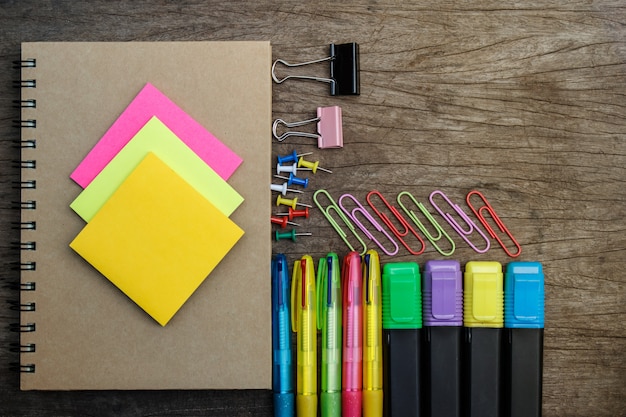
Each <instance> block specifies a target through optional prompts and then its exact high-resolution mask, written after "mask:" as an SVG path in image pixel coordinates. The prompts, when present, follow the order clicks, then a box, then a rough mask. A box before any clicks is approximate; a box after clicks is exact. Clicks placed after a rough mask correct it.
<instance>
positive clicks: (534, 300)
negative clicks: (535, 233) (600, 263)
mask: <svg viewBox="0 0 626 417" xmlns="http://www.w3.org/2000/svg"><path fill="white" fill-rule="evenodd" d="M544 299H545V297H544V275H543V269H542V267H541V264H540V263H538V262H511V263H509V264H508V265H507V268H506V274H505V277H504V327H505V333H504V351H503V370H504V373H503V375H504V393H503V394H504V395H503V399H504V401H503V403H504V415H506V416H511V417H522V416H523V417H539V416H541V393H542V381H543V377H542V373H543V327H544Z"/></svg>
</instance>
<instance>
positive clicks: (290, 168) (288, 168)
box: [276, 162, 311, 175]
mask: <svg viewBox="0 0 626 417" xmlns="http://www.w3.org/2000/svg"><path fill="white" fill-rule="evenodd" d="M302 170H303V171H310V170H311V169H310V168H302ZM282 172H290V173H292V174H293V175H297V174H298V164H297V163H296V162H294V163H293V164H291V165H281V164H276V173H277V174H280V173H282Z"/></svg>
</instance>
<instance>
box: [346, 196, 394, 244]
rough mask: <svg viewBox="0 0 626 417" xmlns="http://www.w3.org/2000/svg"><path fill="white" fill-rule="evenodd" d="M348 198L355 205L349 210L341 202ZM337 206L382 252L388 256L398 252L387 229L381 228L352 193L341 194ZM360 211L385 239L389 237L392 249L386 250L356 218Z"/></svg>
mask: <svg viewBox="0 0 626 417" xmlns="http://www.w3.org/2000/svg"><path fill="white" fill-rule="evenodd" d="M345 198H348V199H350V200H352V202H353V203H354V205H355V206H356V207H355V208H353V209H352V210H349V209H347V208H345V207H344V206H343V204H342V201H343V199H345ZM339 207H341V209H342V210H343V211H344V213H346V215H347V216H348V218H349V219H350V220H352V222H353V223H354V224H356V225H357V227H358V228H359V229H361V231H362V232H363V233H365V235H366V236H367V237H368V238H369V239H370V240H371V241H372V242H374V243H375V244H376V246H378V247H379V248H380V250H382V251H383V252H385V253H386V254H387V255H389V256H393V255H395V254H396V253H398V250H399V249H400V248H399V247H398V244H397V243H396V241H395V240H393V238H392V237H391V235H389V233H387V231H386V230H385V229H383V227H382V226H381V225H380V223H378V222H377V221H376V219H374V218H373V217H372V216H371V215H370V214H369V213H368V212H367V210H365V207H363V205H362V204H361V203H359V200H357V199H356V198H355V197H354V196H353V195H352V194H343V195H342V196H341V197H339ZM358 213H361V214H362V215H363V216H364V217H365V218H366V219H367V220H368V221H369V222H370V224H371V225H372V226H374V228H375V229H376V230H377V231H379V232H380V233H382V234H383V235H385V237H386V238H387V239H389V241H390V242H391V243H392V244H393V246H394V248H395V249H394V250H393V251H389V250H387V248H385V247H384V246H383V245H382V243H380V242H379V241H378V239H376V237H375V236H374V235H373V234H372V233H371V232H370V231H369V230H368V229H367V227H365V226H364V225H363V223H361V221H360V220H359V219H358V218H357V214H358Z"/></svg>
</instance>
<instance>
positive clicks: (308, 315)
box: [291, 255, 317, 417]
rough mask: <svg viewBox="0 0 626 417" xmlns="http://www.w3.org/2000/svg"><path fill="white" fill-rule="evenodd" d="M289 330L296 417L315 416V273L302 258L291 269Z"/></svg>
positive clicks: (311, 265) (310, 262) (311, 260)
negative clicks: (293, 347)
mask: <svg viewBox="0 0 626 417" xmlns="http://www.w3.org/2000/svg"><path fill="white" fill-rule="evenodd" d="M291 279H292V282H291V328H292V330H293V331H294V332H295V333H296V335H297V343H296V350H297V367H296V369H297V373H296V414H297V415H298V417H316V416H317V324H316V310H315V304H316V295H315V269H314V267H313V259H312V258H311V257H310V256H309V255H304V256H303V257H302V258H301V259H300V260H298V261H296V262H295V263H294V266H293V274H292V278H291Z"/></svg>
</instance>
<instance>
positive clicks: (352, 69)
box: [272, 42, 361, 96]
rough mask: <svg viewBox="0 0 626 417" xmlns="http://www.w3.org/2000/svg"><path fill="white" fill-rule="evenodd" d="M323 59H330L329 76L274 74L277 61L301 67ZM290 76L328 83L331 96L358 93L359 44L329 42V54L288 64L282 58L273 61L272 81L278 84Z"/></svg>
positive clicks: (288, 65) (287, 63)
mask: <svg viewBox="0 0 626 417" xmlns="http://www.w3.org/2000/svg"><path fill="white" fill-rule="evenodd" d="M325 61H330V77H329V78H321V77H314V76H307V75H288V76H286V77H284V78H280V79H279V78H278V77H276V74H275V69H276V64H278V63H279V62H280V63H281V64H283V65H285V66H286V67H302V66H304V65H309V64H317V63H319V62H325ZM290 78H294V79H301V80H313V81H321V82H325V83H328V84H330V95H331V96H345V95H352V96H354V95H359V93H360V91H359V90H360V84H361V83H360V75H359V45H358V44H357V43H356V42H352V43H343V44H340V45H335V44H334V43H331V44H330V53H329V56H327V57H325V58H321V59H316V60H313V61H308V62H301V63H298V64H290V63H289V62H287V61H285V60H282V59H277V60H276V61H274V64H273V65H272V79H273V80H274V82H275V83H277V84H280V83H282V82H283V81H286V80H288V79H290Z"/></svg>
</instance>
